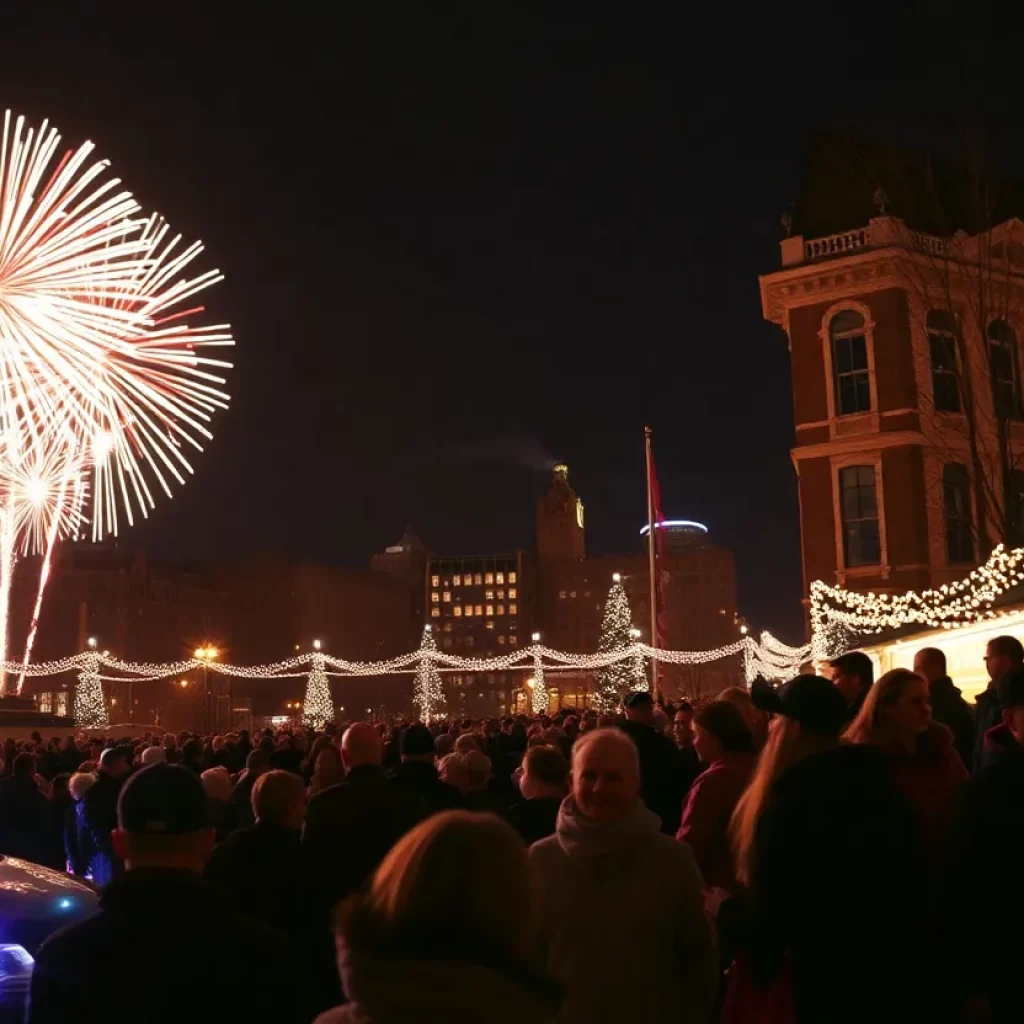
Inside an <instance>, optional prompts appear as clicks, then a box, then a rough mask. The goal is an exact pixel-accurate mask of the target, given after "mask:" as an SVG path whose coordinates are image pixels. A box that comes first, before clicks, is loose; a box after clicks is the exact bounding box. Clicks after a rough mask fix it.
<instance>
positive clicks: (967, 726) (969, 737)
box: [928, 676, 974, 771]
mask: <svg viewBox="0 0 1024 1024" xmlns="http://www.w3.org/2000/svg"><path fill="white" fill-rule="evenodd" d="M928 691H929V695H930V697H931V702H932V718H934V719H935V721H936V722H941V723H942V724H943V725H944V726H946V728H947V729H949V731H950V732H951V733H952V734H953V746H954V747H956V752H957V753H958V754H959V755H960V760H961V761H963V763H964V767H965V768H966V769H967V770H968V771H970V770H971V765H972V764H973V762H974V712H973V711H971V706H970V704H968V703H967V701H965V700H964V699H963V697H961V696H960V688H959V687H958V686H955V685H954V684H953V680H952V679H950V678H949V676H943V677H942V678H941V679H936V680H935V682H934V683H931V684H930V685H929V687H928Z"/></svg>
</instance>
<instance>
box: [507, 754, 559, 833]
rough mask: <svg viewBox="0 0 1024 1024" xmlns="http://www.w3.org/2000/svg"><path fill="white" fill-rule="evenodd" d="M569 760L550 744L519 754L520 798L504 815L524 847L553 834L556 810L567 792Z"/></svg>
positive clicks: (556, 817) (556, 815) (556, 816)
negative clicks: (521, 760) (521, 771)
mask: <svg viewBox="0 0 1024 1024" xmlns="http://www.w3.org/2000/svg"><path fill="white" fill-rule="evenodd" d="M568 782H569V762H568V761H566V759H565V758H564V757H563V756H562V752H561V750H557V749H555V748H554V747H532V748H531V749H529V750H527V752H526V755H525V756H524V757H523V774H522V778H521V779H520V780H519V790H520V792H521V793H522V797H523V799H522V800H521V801H520V802H519V803H517V804H513V805H512V806H511V807H510V808H509V809H508V812H507V814H506V818H507V820H508V822H509V824H510V825H511V826H512V827H513V828H514V829H515V830H516V831H517V832H518V833H519V835H520V836H522V838H523V840H524V842H525V843H526V845H527V846H529V845H530V844H531V843H535V842H537V841H538V840H540V839H544V838H546V837H547V836H550V835H554V833H555V823H556V821H557V819H558V809H559V807H561V806H562V801H563V800H564V799H565V796H566V793H567V792H568Z"/></svg>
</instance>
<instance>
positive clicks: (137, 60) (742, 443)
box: [0, 2, 1020, 639]
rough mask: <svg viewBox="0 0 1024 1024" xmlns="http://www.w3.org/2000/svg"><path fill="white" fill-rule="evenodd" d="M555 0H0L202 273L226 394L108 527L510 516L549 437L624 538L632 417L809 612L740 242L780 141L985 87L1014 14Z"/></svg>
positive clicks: (722, 530) (461, 537) (635, 516)
mask: <svg viewBox="0 0 1024 1024" xmlns="http://www.w3.org/2000/svg"><path fill="white" fill-rule="evenodd" d="M548 6H549V5H546V4H538V5H532V4H531V5H527V4H521V3H519V4H505V3H497V2H495V3H485V4H481V3H478V2H477V3H454V4H442V3H433V4H429V5H428V4H414V3H386V2H379V3H369V4H346V3H341V4H316V5H314V4H311V3H298V4H289V5H285V4H278V5H273V6H269V5H268V8H267V10H266V13H263V12H262V10H261V11H260V12H259V13H257V10H256V8H257V5H251V6H243V5H237V4H232V5H226V4H225V5H220V4H214V3H208V4H204V5H191V4H189V3H181V4H168V5H164V4H160V5H156V4H147V5H141V4H138V3H136V4H133V5H130V6H129V5H121V4H117V3H98V2H97V3H85V2H82V3H75V4H71V3H69V4H67V5H66V7H67V12H66V14H65V15H63V16H62V15H61V12H60V5H57V6H56V7H54V6H52V5H46V4H21V5H17V7H18V9H19V10H18V11H6V12H5V19H4V21H5V26H4V33H5V46H4V59H3V61H2V62H0V103H3V104H4V105H6V106H10V107H11V108H13V109H15V110H16V111H18V112H22V113H24V114H26V115H27V116H28V117H30V118H31V119H34V120H39V119H41V118H43V117H49V118H50V119H51V120H52V121H53V122H55V123H56V124H57V125H58V127H59V128H60V129H61V130H62V132H63V133H64V136H65V138H66V140H67V141H68V142H69V143H72V144H77V143H79V142H80V141H81V140H82V139H83V138H86V137H88V138H92V139H93V140H94V141H95V142H96V143H97V144H98V145H99V148H100V152H101V153H102V154H103V155H105V156H108V157H109V158H110V159H111V160H112V161H113V163H114V166H115V169H116V170H117V171H118V172H119V173H120V174H121V175H122V176H123V178H124V180H125V181H126V182H127V184H128V186H129V187H130V188H132V190H133V191H134V192H135V193H136V195H137V196H138V197H139V198H140V200H141V201H142V203H143V205H144V206H147V207H156V208H158V209H159V210H160V211H161V212H162V213H163V214H165V215H166V216H167V217H168V219H169V220H170V221H171V223H172V225H173V226H174V227H176V228H180V229H181V230H182V231H184V232H185V233H186V234H187V235H189V236H191V237H197V236H198V237H202V238H203V240H204V241H205V242H206V243H207V245H208V256H209V263H208V264H207V265H215V266H219V267H220V268H221V269H222V270H223V271H224V272H225V274H226V275H227V282H226V283H225V284H224V285H222V286H221V287H220V288H219V289H218V294H217V297H216V300H215V303H214V304H215V307H216V311H217V313H218V314H222V315H223V316H224V317H226V318H229V319H230V320H231V322H232V324H233V326H234V329H235V333H236V337H237V338H238V341H239V344H238V347H237V349H236V350H235V359H236V369H235V370H234V371H233V373H232V374H231V378H230V381H229V391H230V392H231V394H232V396H233V401H232V408H231V410H230V412H229V413H227V414H225V415H224V416H223V417H222V418H221V420H220V422H219V424H218V425H217V426H216V428H215V433H216V436H215V439H214V441H213V443H212V444H211V445H210V447H209V450H208V451H207V452H206V453H205V455H203V456H202V457H200V458H199V459H198V461H197V463H196V468H197V473H196V477H195V479H194V480H193V481H191V482H190V484H189V485H188V487H186V488H185V489H184V490H183V491H182V492H181V493H180V494H178V495H177V497H176V498H175V500H174V501H173V502H167V501H163V502H162V503H161V504H160V506H159V508H158V509H157V511H156V513H155V515H154V516H153V519H152V520H151V522H150V523H149V524H147V526H146V527H145V528H143V529H137V530H135V531H132V532H131V533H127V532H126V533H124V534H123V542H124V543H126V544H136V543H140V544H145V546H146V547H147V548H148V549H149V550H150V551H152V552H154V553H158V554H160V553H162V554H168V553H169V554H176V555H192V556H199V557H218V558H219V557H227V556H234V555H243V554H245V553H246V552H250V551H254V550H258V549H277V550H281V551H283V552H286V553H288V554H291V555H295V556H301V557H308V558H315V559H318V560H322V561H328V562H338V563H347V564H353V565H361V564H364V563H365V560H366V558H367V557H368V555H369V553H370V552H372V551H375V550H380V549H382V548H383V547H384V546H385V545H386V544H388V543H393V542H394V541H395V540H396V539H397V538H398V536H399V535H400V534H401V532H402V528H403V526H404V525H405V524H406V523H407V522H411V523H413V524H414V525H415V526H416V528H417V529H418V531H419V532H420V534H421V536H422V537H423V539H424V541H425V542H426V543H427V544H428V546H430V547H432V548H433V549H435V550H438V551H441V552H446V553H460V552H466V553H469V552H479V551H486V550H495V549H511V548H514V547H516V546H530V545H532V536H533V503H534V501H535V499H536V497H537V495H538V494H539V493H540V492H541V490H542V489H543V488H544V487H545V486H546V482H547V476H546V473H545V472H544V470H543V465H544V463H545V461H546V460H547V458H548V457H549V456H553V457H556V458H558V459H564V460H565V461H567V462H568V463H569V466H570V468H571V479H572V481H573V483H574V485H575V486H576V488H577V489H578V491H579V492H580V494H581V495H582V497H583V500H584V502H585V504H586V508H587V514H588V544H589V546H590V548H591V550H593V551H595V552H607V551H632V550H634V549H635V548H636V546H637V544H638V531H639V528H640V526H641V524H642V522H643V521H644V519H645V514H646V510H645V497H644V480H643V437H642V430H643V426H644V424H645V423H650V424H651V425H652V426H653V428H654V431H655V446H656V456H657V459H658V463H659V468H660V473H661V477H662V490H663V495H664V507H665V511H666V514H669V515H671V516H678V517H688V518H696V519H699V520H701V521H703V522H705V523H707V524H708V526H709V527H710V529H711V534H712V537H713V538H714V539H715V540H717V541H718V542H720V543H722V544H724V545H727V546H729V547H730V548H732V549H733V550H734V551H735V552H736V556H737V562H738V571H739V593H740V608H741V611H742V612H743V613H744V614H745V615H746V616H747V617H748V618H749V619H751V621H752V622H753V623H754V624H755V625H756V626H758V627H763V626H767V627H769V628H771V629H773V630H776V631H779V632H780V633H781V635H782V636H783V637H787V638H793V639H796V638H797V637H798V636H799V635H800V634H801V632H802V612H801V608H800V604H799V601H800V597H801V582H800V563H799V534H798V524H797V506H796V488H795V477H794V474H793V470H792V466H791V463H790V460H789V454H788V452H789V448H790V446H791V444H792V439H793V431H792V422H791V416H792V403H791V396H790V380H789V367H788V354H787V351H786V345H785V341H784V338H783V336H782V334H781V332H779V331H778V329H777V328H775V327H774V326H772V325H770V324H766V323H764V322H762V320H761V315H760V305H759V298H758V287H757V275H758V274H759V273H763V272H766V271H770V270H773V269H776V268H777V266H778V247H777V241H778V238H779V236H780V230H779V227H778V223H779V216H780V214H782V212H783V211H784V210H785V209H786V208H787V207H788V206H789V204H790V203H791V202H793V200H795V199H796V197H797V194H798V191H799V184H800V166H801V156H802V146H803V143H804V140H805V138H806V136H807V134H808V132H810V131H812V130H814V129H832V130H845V129H852V130H854V131H857V132H864V133H868V134H870V135H872V136H878V137H884V138H889V139H892V140H896V141H905V140H910V139H912V138H920V137H922V136H924V137H926V138H927V137H942V133H943V132H944V131H945V132H948V131H949V130H950V128H951V125H952V124H953V122H954V121H957V120H958V119H963V118H965V117H966V120H967V121H968V122H969V123H971V124H975V125H976V124H979V123H981V122H984V121H985V119H986V118H987V119H988V120H989V121H995V122H998V121H999V120H1000V119H999V118H998V117H994V115H993V103H997V102H1004V103H1005V102H1008V101H1012V102H1009V105H1010V106H1011V107H1012V106H1016V102H1017V100H1016V99H1015V98H1014V97H1017V98H1019V95H1020V85H1019V78H1017V77H1016V67H1017V63H1018V62H1017V59H1016V56H1015V54H1016V53H1019V49H1017V48H1016V44H1015V43H1014V39H1015V36H1014V33H1013V31H1012V30H1011V29H1010V28H1009V27H1008V26H1006V25H1002V24H1001V25H1000V31H999V33H998V35H999V38H1000V39H1001V40H1002V43H1001V45H1000V46H996V45H995V44H994V42H993V39H992V38H990V36H992V35H994V33H992V32H991V31H990V26H989V23H988V21H987V14H986V11H987V8H986V6H985V5H984V4H972V5H971V9H970V19H971V20H970V23H969V24H968V25H964V24H958V23H956V22H955V21H954V20H953V19H952V17H951V16H950V15H949V14H948V13H947V12H946V9H945V5H944V4H941V3H940V4H928V5H924V4H922V5H920V8H919V9H911V10H909V11H907V10H905V9H897V5H891V6H889V7H887V8H886V9H885V10H884V12H883V11H881V10H875V9H873V8H864V7H862V6H856V5H855V6H854V7H851V8H850V10H849V14H848V17H844V18H843V20H839V21H836V20H833V18H832V17H830V16H829V15H827V14H825V13H822V12H823V10H824V8H826V7H828V6H830V5H823V4H820V3H819V4H813V5H807V6H804V5H798V4H795V5H786V4H778V5H765V6H763V7H761V8H759V10H758V12H757V13H755V14H753V15H748V14H746V13H745V12H743V13H740V12H741V10H742V7H737V6H736V5H718V4H704V5H702V4H696V5H677V6H678V8H679V11H678V13H677V14H675V15H674V16H670V15H666V14H664V13H662V14H659V15H658V16H654V15H653V14H651V15H648V14H645V10H648V11H654V10H655V8H654V6H653V5H652V6H651V7H650V8H645V6H644V5H622V4H615V5H612V4H607V5H603V4H593V5H591V4H578V5H574V6H573V7H572V8H567V7H564V6H562V5H552V6H556V7H558V8H559V9H560V10H570V9H574V10H576V11H577V13H575V14H571V15H570V14H565V15H556V14H552V13H550V12H548V13H545V14H532V13H525V10H526V8H527V7H530V8H536V9H543V8H547V7H548ZM670 6H671V7H674V6H676V5H658V7H659V8H660V10H661V11H663V12H664V11H667V10H669V9H670ZM222 7H224V8H227V7H230V8H231V12H232V13H228V12H227V11H224V12H223V13H221V11H220V8H222ZM322 8H327V9H331V11H330V13H322V12H321V9H322ZM236 9H237V10H238V11H239V12H244V13H239V14H237V15H236V14H234V13H233V12H234V11H235V10H236ZM601 12H607V13H601ZM925 12H927V13H925ZM1018 42H1019V39H1018ZM1003 46H1005V49H1006V53H1005V54H1003V53H1002V52H1001V48H1002V47H1003ZM979 109H981V110H982V111H983V116H982V118H981V121H974V120H972V118H973V113H972V112H973V111H975V110H979ZM965 112H966V113H965ZM1000 127H1002V128H1003V129H1009V130H1010V131H1011V132H1013V133H1015V134H1019V127H1017V119H1016V117H1014V121H1013V123H1012V124H1008V123H1005V122H1004V123H1002V125H1000V124H998V123H996V124H995V129H996V130H998V129H999V128H1000Z"/></svg>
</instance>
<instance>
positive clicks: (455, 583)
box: [452, 576, 462, 587]
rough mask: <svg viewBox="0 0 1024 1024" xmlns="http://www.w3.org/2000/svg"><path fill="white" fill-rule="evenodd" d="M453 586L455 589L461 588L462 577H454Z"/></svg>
mask: <svg viewBox="0 0 1024 1024" xmlns="http://www.w3.org/2000/svg"><path fill="white" fill-rule="evenodd" d="M452 586H453V587H461V586H462V577H461V576H453V577H452Z"/></svg>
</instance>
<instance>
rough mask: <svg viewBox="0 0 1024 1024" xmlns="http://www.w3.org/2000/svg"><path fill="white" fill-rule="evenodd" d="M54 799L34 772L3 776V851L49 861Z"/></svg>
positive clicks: (0, 819)
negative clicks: (48, 852)
mask: <svg viewBox="0 0 1024 1024" xmlns="http://www.w3.org/2000/svg"><path fill="white" fill-rule="evenodd" d="M49 834H50V802H49V801H48V800H47V799H46V797H45V796H43V794H42V793H41V792H40V791H39V787H38V786H37V785H36V780H35V779H34V778H32V776H31V775H9V776H7V778H4V779H0V853H3V854H6V855H7V856H9V857H21V858H23V859H24V860H30V861H32V862H33V863H36V864H45V863H47V845H48V844H47V839H48V838H49Z"/></svg>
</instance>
